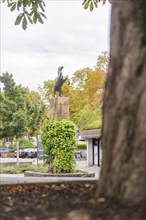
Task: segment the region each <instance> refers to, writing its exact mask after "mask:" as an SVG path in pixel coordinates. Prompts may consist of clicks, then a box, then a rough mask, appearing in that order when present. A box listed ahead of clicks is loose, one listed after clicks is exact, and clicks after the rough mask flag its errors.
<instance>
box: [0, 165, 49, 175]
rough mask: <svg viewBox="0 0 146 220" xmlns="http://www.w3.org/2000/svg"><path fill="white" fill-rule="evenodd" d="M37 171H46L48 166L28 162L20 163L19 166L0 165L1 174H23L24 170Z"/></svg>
mask: <svg viewBox="0 0 146 220" xmlns="http://www.w3.org/2000/svg"><path fill="white" fill-rule="evenodd" d="M26 170H27V171H29V170H31V171H37V172H41V173H48V166H46V165H38V166H37V165H30V164H20V165H19V168H17V167H16V166H6V167H0V173H1V174H4V173H5V174H23V173H24V171H26Z"/></svg>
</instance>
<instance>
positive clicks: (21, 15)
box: [15, 13, 24, 25]
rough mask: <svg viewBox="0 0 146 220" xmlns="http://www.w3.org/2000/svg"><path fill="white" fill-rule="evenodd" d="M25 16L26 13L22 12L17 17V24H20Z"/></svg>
mask: <svg viewBox="0 0 146 220" xmlns="http://www.w3.org/2000/svg"><path fill="white" fill-rule="evenodd" d="M23 17H24V13H21V14H20V15H19V16H18V17H17V18H16V21H15V25H19V24H20V22H21V20H22V18H23Z"/></svg>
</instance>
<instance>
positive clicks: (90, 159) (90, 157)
mask: <svg viewBox="0 0 146 220" xmlns="http://www.w3.org/2000/svg"><path fill="white" fill-rule="evenodd" d="M87 165H88V166H93V147H92V139H87Z"/></svg>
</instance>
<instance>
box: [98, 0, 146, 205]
mask: <svg viewBox="0 0 146 220" xmlns="http://www.w3.org/2000/svg"><path fill="white" fill-rule="evenodd" d="M145 74H146V1H145V0H126V1H124V0H113V4H112V16H111V51H110V67H109V75H108V79H107V84H106V91H105V97H104V110H103V112H104V113H103V131H102V137H103V138H102V139H103V142H102V148H103V162H102V168H101V175H100V180H99V187H98V195H106V196H112V197H116V198H118V199H120V200H121V201H124V202H126V201H130V202H131V203H133V202H134V203H137V202H140V201H143V200H145V196H146V194H145V176H146V167H145V165H146V164H145V156H146V152H145V150H146V149H145V144H146V137H145V131H146V129H145V121H146V120H145V119H146V118H145V116H146V111H145V110H146V109H145V106H146V96H145V83H146V77H145Z"/></svg>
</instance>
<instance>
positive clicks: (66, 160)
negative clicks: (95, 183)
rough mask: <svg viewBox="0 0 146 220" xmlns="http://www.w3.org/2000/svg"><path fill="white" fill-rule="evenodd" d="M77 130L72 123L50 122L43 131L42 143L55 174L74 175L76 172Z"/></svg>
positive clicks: (51, 169)
mask: <svg viewBox="0 0 146 220" xmlns="http://www.w3.org/2000/svg"><path fill="white" fill-rule="evenodd" d="M75 135H76V128H75V125H74V124H73V123H72V122H71V121H67V120H65V119H64V120H62V121H55V120H49V121H48V122H47V123H46V124H45V125H44V127H43V129H42V135H41V142H42V145H43V149H44V154H45V155H46V162H47V163H48V164H49V171H50V172H53V173H72V172H74V171H75V165H74V157H75V150H76V138H75Z"/></svg>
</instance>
